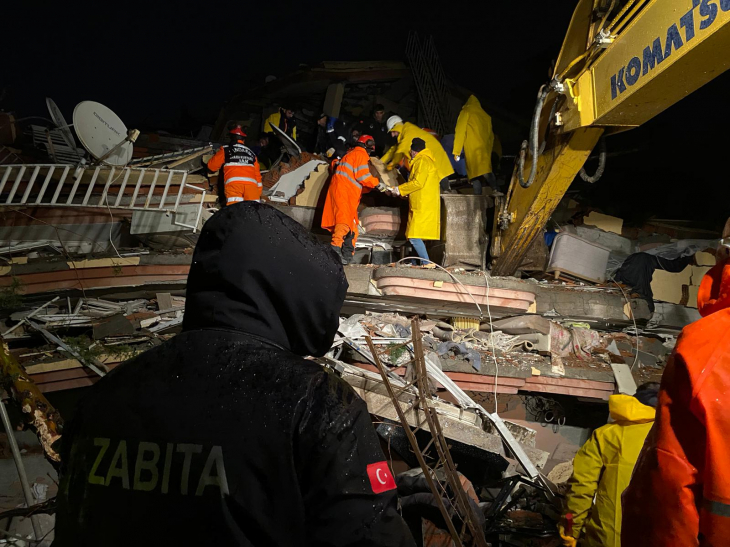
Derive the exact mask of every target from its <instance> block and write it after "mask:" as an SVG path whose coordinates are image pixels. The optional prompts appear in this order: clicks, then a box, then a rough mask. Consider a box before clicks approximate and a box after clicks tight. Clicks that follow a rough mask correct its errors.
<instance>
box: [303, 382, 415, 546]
mask: <svg viewBox="0 0 730 547" xmlns="http://www.w3.org/2000/svg"><path fill="white" fill-rule="evenodd" d="M297 414H298V416H297V419H298V420H299V423H298V424H297V425H298V427H297V428H296V429H295V431H296V432H297V433H296V434H297V438H296V439H295V445H296V446H295V454H298V460H299V462H298V467H299V469H298V474H299V479H300V488H301V492H302V497H303V500H304V503H305V505H306V511H307V530H308V537H307V538H306V541H305V542H303V543H306V544H310V545H325V546H332V547H335V546H337V547H342V546H347V545H358V546H370V545H372V546H375V545H379V546H382V545H387V546H412V545H413V539H412V537H411V535H410V532H409V531H408V528H407V527H406V525H405V522H404V521H403V519H402V518H401V516H400V514H399V513H398V510H397V493H396V490H395V482H394V481H393V488H392V489H390V490H387V491H385V492H381V493H377V494H376V493H375V492H374V491H373V482H372V480H371V479H370V477H369V474H368V466H369V465H373V464H378V463H380V464H381V465H385V464H384V462H385V457H384V456H383V452H382V450H381V449H380V443H379V442H378V438H377V435H376V433H375V430H374V428H373V425H372V422H371V421H370V415H369V414H368V410H367V406H366V405H365V403H364V402H363V401H362V399H360V398H359V397H358V396H357V395H356V394H355V393H354V391H353V390H352V388H351V387H350V386H349V385H348V384H346V383H345V382H344V381H342V380H341V379H340V378H337V377H336V376H334V375H333V374H330V373H327V372H323V373H322V374H319V375H317V376H315V377H314V378H313V379H312V381H311V383H310V385H309V390H308V393H307V395H306V398H305V399H303V400H302V401H301V404H300V408H299V412H298V413H297ZM371 469H372V468H371ZM385 469H387V468H385ZM380 476H381V477H382V476H383V475H382V474H381V475H380ZM390 480H391V481H392V477H391V478H390Z"/></svg>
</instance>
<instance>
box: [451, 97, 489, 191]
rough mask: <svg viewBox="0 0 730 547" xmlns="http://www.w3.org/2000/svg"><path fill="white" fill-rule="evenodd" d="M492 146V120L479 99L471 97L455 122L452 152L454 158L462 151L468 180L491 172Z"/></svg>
mask: <svg viewBox="0 0 730 547" xmlns="http://www.w3.org/2000/svg"><path fill="white" fill-rule="evenodd" d="M493 146H494V132H493V131H492V118H490V117H489V114H487V113H486V112H484V109H483V108H482V105H481V104H480V103H479V99H477V98H476V97H475V96H474V95H472V96H471V97H469V98H468V99H467V101H466V102H465V103H464V106H463V107H462V108H461V112H460V113H459V119H458V120H456V131H455V135H454V149H453V151H452V154H453V155H454V156H459V155H461V151H462V149H463V150H464V159H465V160H466V174H467V176H468V177H469V180H471V179H474V178H477V177H479V176H481V175H486V174H487V173H491V172H492V147H493Z"/></svg>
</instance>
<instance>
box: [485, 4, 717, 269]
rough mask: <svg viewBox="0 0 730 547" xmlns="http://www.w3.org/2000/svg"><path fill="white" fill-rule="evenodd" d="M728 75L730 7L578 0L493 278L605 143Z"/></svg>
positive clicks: (498, 223)
mask: <svg viewBox="0 0 730 547" xmlns="http://www.w3.org/2000/svg"><path fill="white" fill-rule="evenodd" d="M728 68H730V0H628V1H625V2H619V1H617V0H580V1H579V2H578V5H577V7H576V9H575V11H574V13H573V18H572V19H571V22H570V26H569V28H568V32H567V34H566V37H565V41H564V42H563V47H562V49H561V52H560V56H559V57H558V60H557V63H556V66H555V71H554V78H553V80H552V81H551V82H550V83H549V84H546V85H545V86H543V88H542V89H541V92H540V96H539V98H538V105H537V106H536V109H535V114H534V116H535V118H534V119H533V127H534V129H532V130H531V134H530V139H529V141H525V144H523V149H522V154H521V155H522V159H523V161H522V162H518V166H517V167H516V168H515V172H514V173H513V176H512V180H511V182H510V188H509V191H508V193H507V196H506V198H505V199H503V200H502V201H501V202H498V204H497V207H498V214H497V215H495V228H494V230H493V242H492V255H493V256H495V257H497V258H496V261H495V263H494V265H493V269H492V273H493V274H494V275H511V274H512V273H514V272H515V271H516V270H517V268H518V267H519V265H520V262H521V261H522V258H523V257H524V255H525V253H526V252H527V250H528V248H529V246H530V244H531V243H532V242H533V240H534V239H535V237H537V236H538V235H540V234H541V233H542V230H543V228H544V226H545V224H546V222H547V221H548V220H549V218H550V216H551V215H552V214H553V212H554V210H555V208H556V207H557V205H558V203H559V202H560V200H561V199H562V197H563V195H564V194H565V191H566V190H567V189H568V187H569V186H570V184H571V183H572V182H573V179H575V177H576V175H578V173H579V172H580V171H581V169H582V167H583V165H584V163H585V161H586V160H587V159H588V157H589V156H590V154H591V152H592V151H593V148H594V147H595V145H596V144H597V143H598V141H599V139H600V138H601V136H602V135H604V134H611V133H615V132H618V131H623V130H626V129H630V128H632V127H636V126H639V125H641V124H643V123H645V122H647V121H648V120H650V119H651V118H653V117H654V116H656V115H657V114H659V113H661V112H662V111H664V110H666V109H667V108H669V107H670V106H671V105H673V104H674V103H676V102H677V101H679V100H680V99H682V98H683V97H685V96H687V95H689V94H690V93H692V92H693V91H695V90H696V89H698V88H700V87H701V86H703V85H704V84H706V83H707V82H709V81H710V80H712V79H713V78H715V77H717V76H718V75H719V74H721V73H722V72H724V71H725V70H727V69H728ZM667 138H672V137H671V136H667ZM674 138H689V136H685V135H682V133H681V130H680V128H678V131H677V134H676V135H675V136H674ZM535 158H537V161H536V163H535V165H533V162H534V161H535ZM657 159H658V160H661V158H657ZM520 164H522V165H520ZM528 173H529V176H526V175H527V174H528Z"/></svg>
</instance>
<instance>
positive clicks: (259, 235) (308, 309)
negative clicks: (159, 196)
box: [183, 201, 347, 356]
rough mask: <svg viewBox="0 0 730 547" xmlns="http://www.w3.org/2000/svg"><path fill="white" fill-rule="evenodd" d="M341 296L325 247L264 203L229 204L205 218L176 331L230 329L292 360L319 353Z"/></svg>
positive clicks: (340, 276)
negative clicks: (256, 338)
mask: <svg viewBox="0 0 730 547" xmlns="http://www.w3.org/2000/svg"><path fill="white" fill-rule="evenodd" d="M346 291H347V280H346V279H345V274H344V272H343V270H342V265H341V263H340V260H339V259H338V257H337V255H336V254H335V252H334V251H333V250H332V249H331V248H330V246H328V245H323V244H321V243H319V242H318V241H317V240H316V239H314V238H313V237H312V236H311V235H310V234H309V232H307V231H306V230H305V229H304V227H303V226H301V225H300V224H299V223H297V222H296V221H294V220H292V219H291V218H289V217H288V216H286V215H285V214H283V213H281V212H279V211H277V210H276V209H274V208H273V207H271V206H269V205H264V204H261V203H257V202H252V201H246V202H243V203H237V204H235V205H232V206H230V207H225V208H224V209H223V210H221V211H219V212H217V213H216V214H215V215H213V216H212V217H211V218H210V219H209V220H208V221H207V222H206V223H205V226H204V227H203V230H202V232H201V234H200V239H199V240H198V244H197V245H196V246H195V253H194V255H193V264H192V266H191V268H190V276H189V277H188V287H187V301H186V303H185V320H184V322H183V330H194V329H205V328H223V329H232V330H237V331H241V332H245V333H249V334H253V335H256V336H259V337H261V338H265V339H266V340H269V341H271V342H274V343H275V344H278V345H280V346H282V347H284V348H286V349H288V350H290V351H292V352H293V353H296V354H297V355H314V356H318V355H323V354H324V353H326V352H327V351H328V350H329V348H330V346H331V345H332V341H333V340H334V337H335V333H336V332H337V327H338V325H339V320H338V318H339V313H340V308H341V307H342V303H343V301H344V299H345V292H346Z"/></svg>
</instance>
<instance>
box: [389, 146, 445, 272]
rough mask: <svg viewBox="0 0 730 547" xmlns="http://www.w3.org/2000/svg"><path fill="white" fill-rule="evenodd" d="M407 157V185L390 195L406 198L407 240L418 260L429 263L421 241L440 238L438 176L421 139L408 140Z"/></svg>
mask: <svg viewBox="0 0 730 547" xmlns="http://www.w3.org/2000/svg"><path fill="white" fill-rule="evenodd" d="M437 144H438V142H437ZM410 158H411V174H410V176H409V177H408V182H406V183H405V184H401V185H400V186H398V187H397V188H394V189H393V190H392V191H391V192H392V193H393V194H395V195H397V196H402V197H408V226H407V227H406V237H407V238H408V241H410V243H411V245H413V249H414V250H415V251H416V254H418V256H419V257H421V258H423V259H425V260H430V259H429V258H428V252H427V251H426V245H425V243H424V242H423V240H424V239H440V238H441V191H440V188H439V177H440V175H439V171H438V167H437V166H436V161H435V160H434V154H433V152H431V150H430V149H428V148H427V146H426V142H425V141H424V140H423V139H421V138H419V137H416V138H414V139H413V140H412V141H411V150H410ZM447 159H448V158H447Z"/></svg>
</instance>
